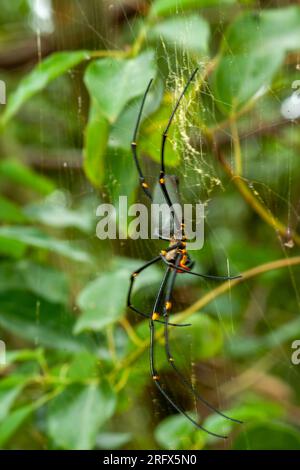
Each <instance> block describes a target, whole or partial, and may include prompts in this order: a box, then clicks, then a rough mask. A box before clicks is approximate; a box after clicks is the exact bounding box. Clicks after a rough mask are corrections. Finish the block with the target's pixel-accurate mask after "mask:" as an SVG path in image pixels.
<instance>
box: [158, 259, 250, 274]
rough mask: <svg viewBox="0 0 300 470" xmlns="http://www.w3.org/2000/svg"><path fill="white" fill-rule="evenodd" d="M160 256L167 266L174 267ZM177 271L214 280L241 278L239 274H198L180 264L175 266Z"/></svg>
mask: <svg viewBox="0 0 300 470" xmlns="http://www.w3.org/2000/svg"><path fill="white" fill-rule="evenodd" d="M160 257H161V259H162V260H163V262H164V263H165V264H166V265H167V266H171V267H174V265H173V264H172V263H170V262H169V261H168V260H166V258H165V257H164V256H163V255H162V254H160ZM177 271H179V272H181V273H189V274H192V275H193V276H199V277H203V278H204V279H214V280H215V281H229V280H233V279H241V278H242V276H241V275H238V276H213V275H210V274H200V273H195V272H194V271H190V270H189V269H186V268H184V267H182V266H179V267H178V268H177Z"/></svg>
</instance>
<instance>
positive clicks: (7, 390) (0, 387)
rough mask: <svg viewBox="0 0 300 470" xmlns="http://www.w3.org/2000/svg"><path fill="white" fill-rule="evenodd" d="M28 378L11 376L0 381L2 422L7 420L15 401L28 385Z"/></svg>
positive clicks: (0, 415)
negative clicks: (26, 384)
mask: <svg viewBox="0 0 300 470" xmlns="http://www.w3.org/2000/svg"><path fill="white" fill-rule="evenodd" d="M26 380H27V378H26V376H21V375H11V376H9V377H5V378H2V379H1V381H0V422H1V421H2V420H3V419H5V418H6V416H7V414H8V413H9V410H10V408H11V406H12V405H13V403H14V401H15V399H16V398H17V396H18V395H19V394H20V392H21V390H22V388H23V387H24V385H25V383H26Z"/></svg>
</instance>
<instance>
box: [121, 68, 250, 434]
mask: <svg viewBox="0 0 300 470" xmlns="http://www.w3.org/2000/svg"><path fill="white" fill-rule="evenodd" d="M197 70H198V69H195V70H194V71H193V73H192V74H191V76H190V78H189V79H188V81H187V83H186V85H185V87H184V89H183V91H182V92H181V94H180V96H179V98H178V100H177V102H176V104H175V106H174V109H173V111H172V113H171V116H170V118H169V121H168V123H167V126H166V128H165V131H164V132H163V134H162V140H161V153H160V173H159V176H158V181H157V184H156V187H155V189H154V193H153V195H152V193H151V191H150V188H149V185H148V183H147V182H146V180H145V177H144V174H143V171H142V169H141V166H140V163H139V160H138V154H137V141H136V139H137V134H138V130H139V125H140V121H141V116H142V112H143V108H144V104H145V101H146V97H147V94H148V92H149V89H150V86H151V83H152V80H150V82H149V84H148V87H147V89H146V91H145V94H144V96H143V99H142V103H141V106H140V110H139V113H138V118H137V122H136V126H135V129H134V133H133V139H132V143H131V149H132V154H133V158H134V162H135V165H136V168H137V171H138V175H139V180H140V185H141V188H142V190H143V191H144V193H145V194H146V196H147V197H148V198H149V199H150V201H151V203H155V201H156V199H158V196H157V195H158V193H159V192H160V195H161V196H163V198H164V201H165V203H166V204H167V205H168V206H169V208H170V216H171V217H173V231H172V233H171V235H170V238H167V239H166V238H165V237H163V236H162V235H161V233H159V234H158V238H160V239H162V240H165V241H168V242H169V246H168V247H167V248H166V249H165V250H162V251H161V252H160V254H159V255H158V256H156V257H155V258H153V259H151V260H150V261H148V262H147V263H145V264H144V265H143V266H141V267H140V268H139V269H137V270H136V271H135V272H133V273H132V274H131V277H130V286H129V290H128V296H127V306H128V307H129V308H130V309H131V310H133V311H134V312H136V313H137V314H139V315H141V316H143V317H146V318H149V328H150V372H151V377H152V379H153V381H154V383H155V385H156V387H157V388H158V389H159V391H160V392H161V393H162V395H163V396H164V397H165V399H166V400H167V401H168V402H169V403H170V404H171V405H172V406H173V408H174V409H175V410H176V411H178V412H179V413H181V414H182V415H184V416H185V417H186V418H187V419H188V420H189V421H191V422H192V423H193V424H194V425H195V426H196V427H197V428H198V429H201V430H203V431H205V432H206V433H208V434H211V435H213V436H215V437H219V438H225V437H226V436H221V435H219V434H216V433H213V432H211V431H209V430H207V429H205V428H204V427H203V426H201V425H200V424H198V423H197V422H196V421H195V420H194V419H193V418H192V417H191V416H189V415H188V414H187V412H186V411H185V410H184V409H182V408H181V407H180V406H179V405H177V404H176V403H175V401H174V400H173V399H172V398H171V397H170V396H169V394H168V393H167V392H166V391H165V390H164V388H163V387H162V384H161V381H160V377H159V374H158V371H157V369H156V366H155V354H154V352H155V351H154V346H155V341H154V340H155V323H156V322H159V323H163V324H164V339H165V353H166V357H167V360H168V362H169V364H170V365H171V366H172V368H173V370H174V372H175V374H176V375H177V377H178V379H179V380H180V381H181V382H182V384H183V385H184V386H185V387H187V388H188V389H189V390H190V392H191V393H192V394H193V396H194V397H195V398H196V399H197V400H200V401H201V402H202V403H204V405H205V406H207V407H208V408H210V409H211V410H213V411H214V412H216V413H218V414H219V415H221V416H223V417H224V418H226V419H229V420H231V421H234V422H237V423H242V422H241V421H239V420H237V419H234V418H230V417H229V416H226V415H225V414H223V413H222V412H221V411H219V410H217V409H216V408H215V407H214V406H213V405H211V404H210V403H208V402H207V401H206V400H205V399H204V398H203V397H202V396H201V395H200V394H199V393H198V392H197V391H196V390H195V389H194V387H193V385H192V384H191V383H190V382H189V380H188V379H186V378H185V377H184V375H183V374H182V373H181V372H180V371H179V369H178V368H177V367H176V364H175V361H174V358H173V356H172V353H171V348H170V343H169V328H168V327H169V326H170V325H172V326H177V327H183V326H189V325H187V324H174V323H170V322H169V314H170V311H171V309H172V293H173V289H174V285H175V280H176V276H177V275H178V274H181V273H189V274H191V275H193V276H199V277H202V278H205V279H211V280H217V281H220V280H221V281H226V280H229V279H236V278H239V277H241V276H233V277H231V276H212V275H208V274H200V273H195V272H193V271H191V269H192V267H193V265H194V262H193V261H192V259H191V257H190V255H189V253H188V252H187V249H186V244H187V237H186V235H185V224H184V218H183V216H182V218H181V220H180V221H176V220H175V218H176V214H175V212H174V210H173V205H174V204H175V203H178V202H179V198H178V179H177V177H176V176H174V175H168V174H166V172H165V161H164V157H165V144H166V140H167V137H168V131H169V128H170V126H171V124H172V121H173V118H174V116H175V113H176V111H177V109H178V107H179V104H180V102H181V99H182V97H183V96H184V94H185V92H186V90H187V88H188V86H189V85H190V83H191V82H192V80H193V79H194V77H195V75H196V73H197ZM176 222H179V223H176ZM176 227H177V229H176ZM158 261H163V262H164V264H165V265H166V269H165V273H164V276H163V279H162V282H161V284H160V287H159V290H158V293H157V295H156V299H155V302H154V306H153V310H152V314H150V315H148V314H146V313H144V312H142V311H141V310H139V309H137V308H136V307H135V306H133V304H132V302H131V297H132V290H133V286H134V281H135V279H136V277H137V276H138V274H140V273H141V272H142V271H144V270H145V269H146V268H148V267H149V266H151V265H153V264H154V263H157V262H158Z"/></svg>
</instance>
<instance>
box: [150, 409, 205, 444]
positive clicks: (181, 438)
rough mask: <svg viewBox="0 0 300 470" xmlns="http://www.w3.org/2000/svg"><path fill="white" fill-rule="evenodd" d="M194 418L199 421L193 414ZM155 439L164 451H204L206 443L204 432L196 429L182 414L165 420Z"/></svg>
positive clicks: (158, 428) (156, 431)
mask: <svg viewBox="0 0 300 470" xmlns="http://www.w3.org/2000/svg"><path fill="white" fill-rule="evenodd" d="M191 417H192V418H194V419H196V420H197V417H196V416H195V415H194V414H193V415H191ZM155 439H156V441H157V442H158V443H159V444H160V446H161V447H162V448H163V449H170V450H177V449H178V450H183V449H191V448H196V449H202V448H203V447H204V445H205V442H206V435H205V434H204V432H201V431H199V430H198V429H196V428H195V427H194V426H193V424H192V423H190V422H189V421H188V420H187V418H186V417H185V416H182V415H180V414H178V415H173V416H169V417H168V418H165V419H164V420H163V421H162V422H161V423H160V424H159V425H158V426H157V428H156V429H155Z"/></svg>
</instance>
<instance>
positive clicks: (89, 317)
mask: <svg viewBox="0 0 300 470" xmlns="http://www.w3.org/2000/svg"><path fill="white" fill-rule="evenodd" d="M128 287H129V278H128V273H126V271H119V272H111V273H105V274H103V275H102V276H101V277H99V278H98V279H96V280H95V281H93V282H91V283H90V284H88V285H87V287H86V288H85V289H84V290H83V291H81V293H80V295H79V297H78V299H77V303H78V305H79V307H80V308H81V309H82V311H83V313H82V314H81V315H80V317H79V318H78V320H77V323H76V326H75V333H79V332H81V331H83V330H85V329H91V330H94V331H99V330H101V329H102V328H103V327H104V326H107V325H109V324H111V323H114V322H116V321H117V320H119V319H120V318H121V317H122V315H123V313H124V311H125V308H126V295H127V290H128Z"/></svg>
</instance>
